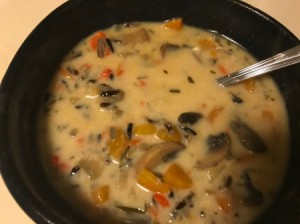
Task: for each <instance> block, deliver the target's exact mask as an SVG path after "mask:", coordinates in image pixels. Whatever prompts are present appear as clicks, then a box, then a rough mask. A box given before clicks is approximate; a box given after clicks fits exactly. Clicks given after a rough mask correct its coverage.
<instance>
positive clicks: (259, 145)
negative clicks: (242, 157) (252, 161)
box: [230, 120, 267, 153]
mask: <svg viewBox="0 0 300 224" xmlns="http://www.w3.org/2000/svg"><path fill="white" fill-rule="evenodd" d="M230 127H231V129H232V131H233V132H234V133H235V135H236V136H237V138H238V140H239V142H240V143H241V144H242V145H243V146H244V147H245V148H247V149H248V150H249V151H251V152H254V153H263V152H266V151H267V147H266V145H265V143H264V142H263V140H262V138H261V137H260V136H259V135H258V134H257V133H256V132H255V131H254V130H253V129H252V128H250V127H249V126H248V125H247V124H246V123H244V122H242V121H240V120H235V121H232V122H231V123H230Z"/></svg>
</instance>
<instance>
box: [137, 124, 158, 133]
mask: <svg viewBox="0 0 300 224" xmlns="http://www.w3.org/2000/svg"><path fill="white" fill-rule="evenodd" d="M155 132H156V127H155V126H154V125H153V124H150V123H146V124H140V125H136V126H135V127H134V128H133V134H135V135H154V134H155Z"/></svg>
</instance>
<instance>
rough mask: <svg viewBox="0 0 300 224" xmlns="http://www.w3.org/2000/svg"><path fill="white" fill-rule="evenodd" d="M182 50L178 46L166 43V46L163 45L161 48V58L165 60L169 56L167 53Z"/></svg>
mask: <svg viewBox="0 0 300 224" xmlns="http://www.w3.org/2000/svg"><path fill="white" fill-rule="evenodd" d="M178 49H180V47H179V46H178V45H176V44H169V43H166V44H163V45H161V46H160V55H161V58H164V57H165V56H166V54H167V52H169V51H174V50H178Z"/></svg>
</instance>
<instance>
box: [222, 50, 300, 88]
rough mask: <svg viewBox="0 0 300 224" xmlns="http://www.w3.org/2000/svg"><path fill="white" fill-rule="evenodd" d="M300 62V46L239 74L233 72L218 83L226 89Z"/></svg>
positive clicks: (240, 71) (249, 67)
mask: <svg viewBox="0 0 300 224" xmlns="http://www.w3.org/2000/svg"><path fill="white" fill-rule="evenodd" d="M299 62H300V45H298V46H296V47H293V48H291V49H289V50H287V51H284V52H281V53H278V54H276V55H274V56H272V57H270V58H267V59H265V60H263V61H260V62H258V63H255V64H253V65H251V66H248V67H246V68H244V69H241V70H239V71H237V72H233V73H231V74H229V75H226V76H224V77H221V78H218V79H217V82H218V83H219V84H220V85H221V86H223V87H225V86H228V85H232V84H236V83H239V82H241V81H244V80H246V79H249V78H253V77H255V76H258V75H262V74H265V73H267V72H271V71H275V70H277V69H280V68H283V67H287V66H289V65H293V64H296V63H299Z"/></svg>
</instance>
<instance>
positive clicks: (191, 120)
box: [178, 112, 203, 124]
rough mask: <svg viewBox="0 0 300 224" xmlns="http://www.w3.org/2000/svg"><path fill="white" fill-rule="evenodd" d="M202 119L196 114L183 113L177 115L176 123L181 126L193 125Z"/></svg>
mask: <svg viewBox="0 0 300 224" xmlns="http://www.w3.org/2000/svg"><path fill="white" fill-rule="evenodd" d="M202 117H203V115H202V114H200V113H198V112H185V113H182V114H180V115H179V117H178V121H179V122H180V123H181V124H195V123H197V121H198V120H199V119H201V118H202Z"/></svg>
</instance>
